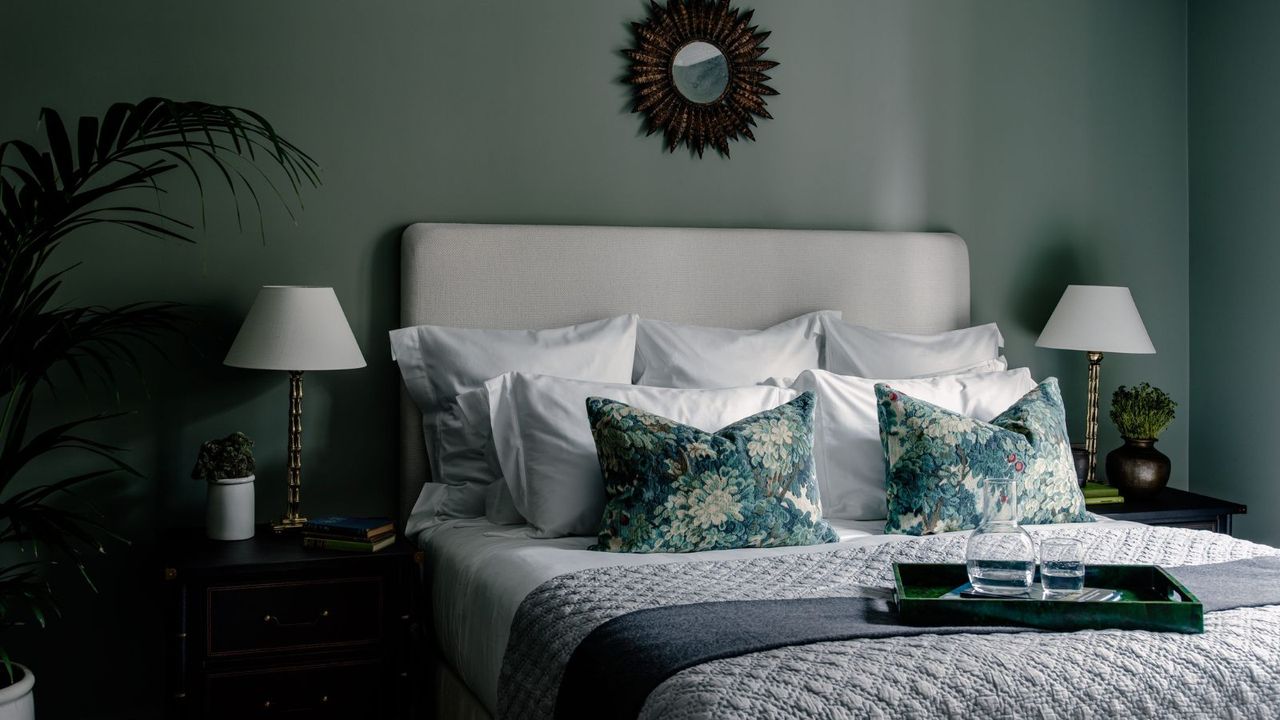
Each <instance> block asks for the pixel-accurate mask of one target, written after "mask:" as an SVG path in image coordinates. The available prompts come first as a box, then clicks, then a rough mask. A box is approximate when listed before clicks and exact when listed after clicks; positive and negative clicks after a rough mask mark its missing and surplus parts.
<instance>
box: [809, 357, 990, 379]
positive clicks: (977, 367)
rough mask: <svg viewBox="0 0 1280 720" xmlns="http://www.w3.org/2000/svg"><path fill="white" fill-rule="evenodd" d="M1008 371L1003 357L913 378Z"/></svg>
mask: <svg viewBox="0 0 1280 720" xmlns="http://www.w3.org/2000/svg"><path fill="white" fill-rule="evenodd" d="M1008 369H1009V361H1008V360H1007V359H1006V358H1005V356H1003V355H1001V356H1000V357H998V358H996V359H994V360H983V361H982V362H978V363H974V364H972V365H967V366H965V367H962V368H956V369H954V370H944V371H943V372H931V373H924V374H922V375H913V376H912V377H913V378H931V377H941V376H942V375H972V374H973V373H985V372H1000V371H1001V370H1008ZM790 384H791V383H787V385H790Z"/></svg>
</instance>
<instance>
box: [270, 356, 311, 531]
mask: <svg viewBox="0 0 1280 720" xmlns="http://www.w3.org/2000/svg"><path fill="white" fill-rule="evenodd" d="M287 473H288V481H289V485H288V490H287V495H286V506H285V513H284V517H283V518H281V519H280V520H279V521H277V522H274V523H272V524H271V529H272V530H274V531H276V532H278V533H279V532H285V531H286V530H295V529H298V528H300V527H302V524H303V523H305V522H306V521H307V519H306V518H305V517H302V514H301V513H300V512H299V506H300V505H301V504H302V371H301V370H290V371H289V456H288V470H287Z"/></svg>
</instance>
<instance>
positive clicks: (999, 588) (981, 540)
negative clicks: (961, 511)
mask: <svg viewBox="0 0 1280 720" xmlns="http://www.w3.org/2000/svg"><path fill="white" fill-rule="evenodd" d="M1018 517H1019V515H1018V482H1017V480H1014V479H1011V478H988V479H987V480H986V481H985V482H983V485H982V524H981V525H979V526H978V529H977V530H974V531H973V535H971V536H969V542H968V545H966V547H965V565H966V566H967V568H968V571H969V582H970V583H971V584H972V585H973V589H974V590H977V591H978V592H982V593H987V594H991V595H1026V594H1027V593H1028V592H1030V590H1031V582H1032V579H1033V578H1034V577H1035V570H1036V546H1035V543H1034V542H1033V541H1032V540H1031V536H1030V535H1029V534H1027V531H1026V530H1023V529H1022V528H1021V527H1019V526H1018Z"/></svg>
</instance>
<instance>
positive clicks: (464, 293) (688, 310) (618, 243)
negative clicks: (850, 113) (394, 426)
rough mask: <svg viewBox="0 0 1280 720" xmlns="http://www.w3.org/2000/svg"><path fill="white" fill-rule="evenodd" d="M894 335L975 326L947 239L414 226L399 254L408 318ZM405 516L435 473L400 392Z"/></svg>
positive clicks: (956, 240)
mask: <svg viewBox="0 0 1280 720" xmlns="http://www.w3.org/2000/svg"><path fill="white" fill-rule="evenodd" d="M823 309H835V310H843V311H844V317H845V318H846V319H847V320H850V321H853V322H856V323H860V324H863V325H868V326H871V327H876V328H880V329H884V330H899V331H904V332H930V331H938V330H949V329H953V328H957V327H963V326H965V325H967V324H968V322H969V256H968V251H967V250H966V248H965V244H964V241H963V240H961V239H960V237H959V236H957V235H952V234H949V233H900V232H851V231H827V230H732V229H700V228H652V227H585V226H565V225H458V224H441V223H418V224H415V225H410V226H409V227H407V228H405V231H404V236H403V238H402V244H401V254H400V321H401V323H402V324H403V325H404V326H410V325H428V324H429V325H452V326H459V327H477V328H497V329H519V328H531V329H533V328H549V327H557V326H560V325H568V324H572V323H577V322H582V321H585V320H594V319H597V318H602V317H608V316H611V315H620V314H624V313H633V312H634V313H639V314H640V315H641V316H645V317H651V318H658V319H662V320H672V321H676V322H684V323H694V324H699V325H717V326H721V327H738V328H753V327H765V326H768V325H771V324H773V323H775V322H778V321H780V320H785V319H787V318H790V317H794V316H796V315H799V314H801V313H805V312H809V311H811V310H823ZM400 413H401V421H400V444H401V451H400V452H401V455H400V490H401V498H400V499H401V505H400V511H401V512H400V514H401V518H403V517H405V516H406V515H407V514H408V512H409V509H410V508H411V507H412V506H413V502H414V500H415V499H416V498H417V496H418V493H419V492H420V491H421V489H422V483H423V482H425V481H426V480H428V469H427V462H426V453H425V447H424V443H423V439H422V418H421V416H420V414H419V413H418V411H417V409H416V408H415V407H414V406H413V404H412V403H411V402H410V401H409V400H408V397H407V396H405V395H403V394H402V399H401V410H400Z"/></svg>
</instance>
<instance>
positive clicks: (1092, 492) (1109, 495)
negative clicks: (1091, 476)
mask: <svg viewBox="0 0 1280 720" xmlns="http://www.w3.org/2000/svg"><path fill="white" fill-rule="evenodd" d="M1122 502H1124V498H1123V497H1120V488H1118V487H1116V486H1114V485H1103V484H1102V483H1085V484H1084V504H1085V505H1112V504H1115V503H1122Z"/></svg>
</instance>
